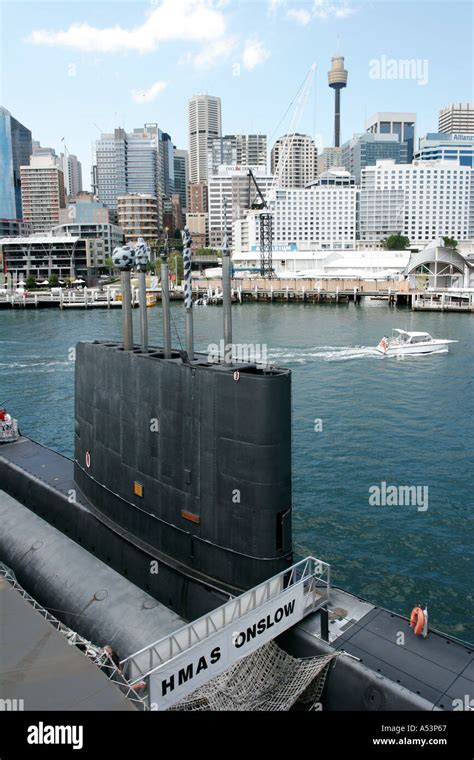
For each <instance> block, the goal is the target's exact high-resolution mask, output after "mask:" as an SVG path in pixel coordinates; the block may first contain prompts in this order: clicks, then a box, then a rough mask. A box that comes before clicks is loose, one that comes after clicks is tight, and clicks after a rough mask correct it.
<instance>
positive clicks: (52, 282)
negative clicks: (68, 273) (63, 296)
mask: <svg viewBox="0 0 474 760" xmlns="http://www.w3.org/2000/svg"><path fill="white" fill-rule="evenodd" d="M58 285H59V277H58V275H57V274H54V273H53V274H50V276H49V287H50V288H57V287H58Z"/></svg>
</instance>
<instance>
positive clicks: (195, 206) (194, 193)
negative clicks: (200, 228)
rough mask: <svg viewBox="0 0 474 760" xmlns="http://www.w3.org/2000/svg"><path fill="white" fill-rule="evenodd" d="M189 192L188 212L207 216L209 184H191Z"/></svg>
mask: <svg viewBox="0 0 474 760" xmlns="http://www.w3.org/2000/svg"><path fill="white" fill-rule="evenodd" d="M188 191H189V202H188V210H189V211H190V212H191V213H192V214H206V213H207V212H208V210H209V205H208V195H207V183H206V182H194V183H190V184H189V187H188Z"/></svg>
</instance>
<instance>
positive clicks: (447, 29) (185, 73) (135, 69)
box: [0, 0, 474, 189]
mask: <svg viewBox="0 0 474 760" xmlns="http://www.w3.org/2000/svg"><path fill="white" fill-rule="evenodd" d="M0 12H1V19H0V20H1V35H2V36H1V42H2V45H1V50H2V52H1V54H0V55H1V73H0V104H1V105H3V106H4V107H5V108H7V109H8V110H9V111H10V112H11V113H12V115H13V116H14V117H15V118H16V119H18V120H19V121H20V122H22V123H23V124H24V125H25V126H27V127H28V128H29V129H31V131H32V133H33V138H34V139H36V140H39V141H40V142H41V144H42V145H43V146H48V147H53V148H55V149H56V151H57V152H58V153H59V151H60V150H64V148H63V146H64V144H65V145H66V146H67V150H68V151H69V152H70V153H74V154H76V155H77V156H78V157H79V159H80V160H81V161H82V164H83V179H84V188H85V189H88V188H89V178H90V165H91V157H92V146H93V142H94V141H95V140H96V139H97V138H98V137H99V135H100V133H101V132H108V131H112V130H113V129H114V128H115V127H118V126H124V127H125V128H126V129H127V130H130V131H131V130H132V129H134V128H136V127H141V126H143V124H145V123H147V122H157V123H158V125H159V127H160V128H161V129H162V130H163V131H164V132H168V133H169V134H170V135H171V137H172V139H173V142H174V144H175V145H176V147H178V148H187V147H188V146H187V101H188V99H189V98H190V97H191V96H192V95H196V94H200V93H208V94H210V95H218V96H220V97H221V99H222V128H223V133H224V134H229V133H236V132H243V133H247V132H250V133H254V132H262V133H264V134H267V135H268V138H269V148H270V147H271V145H272V144H273V142H274V141H275V139H276V138H277V137H279V136H280V135H282V134H284V133H285V132H286V131H287V130H289V129H290V125H291V123H292V119H293V117H294V114H295V105H296V103H295V97H296V95H297V92H298V90H299V89H300V87H301V84H302V82H303V81H304V80H305V77H306V76H307V75H308V71H309V70H310V69H311V66H312V65H313V64H315V65H316V71H315V74H314V76H313V80H312V85H311V88H310V90H309V93H308V98H307V101H306V105H305V108H304V109H303V111H302V113H301V116H300V117H299V118H298V119H297V120H296V121H293V124H294V131H298V132H304V133H306V134H310V135H311V136H312V137H314V138H315V139H316V141H317V144H318V146H319V147H324V146H329V145H332V144H333V108H334V94H333V92H332V91H331V90H330V89H329V87H328V84H327V72H328V70H329V68H330V65H331V57H332V56H333V55H334V54H335V53H336V52H337V51H339V53H340V54H341V55H343V56H344V57H345V66H346V69H347V70H348V72H349V76H348V84H347V88H346V89H345V90H343V92H342V99H341V102H342V105H341V131H342V140H347V139H349V138H350V137H352V135H353V134H354V133H357V132H362V131H364V125H365V120H366V118H368V117H370V116H371V115H372V114H373V113H375V112H377V111H408V112H415V113H416V115H417V136H420V135H423V134H425V133H426V132H436V131H437V122H438V111H439V109H440V108H441V107H443V106H445V105H448V104H449V103H452V102H459V101H462V102H466V101H468V100H471V101H472V100H473V99H474V97H473V68H474V67H473V8H472V4H471V3H470V2H468V0H461V1H460V2H459V1H458V0H454V1H453V0H440V1H439V2H432V1H431V0H430V1H428V0H421V1H412V0H393V1H392V0H367V1H366V2H355V1H353V0H147V1H146V2H139V1H137V0H133V1H132V0H128V1H127V2H115V0H95V1H94V2H89V1H87V0H53V2H43V0H33V1H31V0H30V2H23V1H22V0H0ZM406 61H410V62H411V63H410V64H409V66H406V64H404V62H406ZM62 140H64V141H63V142H61V141H62Z"/></svg>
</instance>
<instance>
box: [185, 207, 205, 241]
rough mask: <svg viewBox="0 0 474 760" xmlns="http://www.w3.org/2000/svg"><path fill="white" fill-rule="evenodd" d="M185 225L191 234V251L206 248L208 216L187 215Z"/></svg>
mask: <svg viewBox="0 0 474 760" xmlns="http://www.w3.org/2000/svg"><path fill="white" fill-rule="evenodd" d="M186 225H187V227H188V229H189V232H190V233H191V238H192V244H191V247H192V249H193V250H196V249H197V248H206V247H207V245H208V243H209V215H208V214H199V213H187V214H186Z"/></svg>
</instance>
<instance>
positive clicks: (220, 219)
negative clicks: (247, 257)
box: [209, 165, 273, 248]
mask: <svg viewBox="0 0 474 760" xmlns="http://www.w3.org/2000/svg"><path fill="white" fill-rule="evenodd" d="M253 172H254V175H255V178H256V180H257V182H258V186H259V188H260V190H261V192H262V193H263V195H264V197H266V195H267V193H268V191H269V190H270V187H271V186H272V183H273V177H271V176H269V175H268V173H267V171H266V168H265V167H263V166H261V167H254V168H253ZM255 196H256V190H255V185H254V184H253V182H251V181H250V177H249V173H248V167H246V166H240V165H237V166H221V167H220V168H219V169H218V172H217V173H216V174H215V175H212V176H210V177H209V244H210V246H211V248H214V247H216V248H219V247H220V246H221V245H222V235H223V229H224V199H225V200H226V201H227V223H228V226H227V234H228V242H229V245H232V222H233V221H235V220H236V219H242V218H243V217H244V216H245V214H246V213H247V211H248V209H250V208H251V205H252V203H253V202H254V201H255V200H256V197H255Z"/></svg>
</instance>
